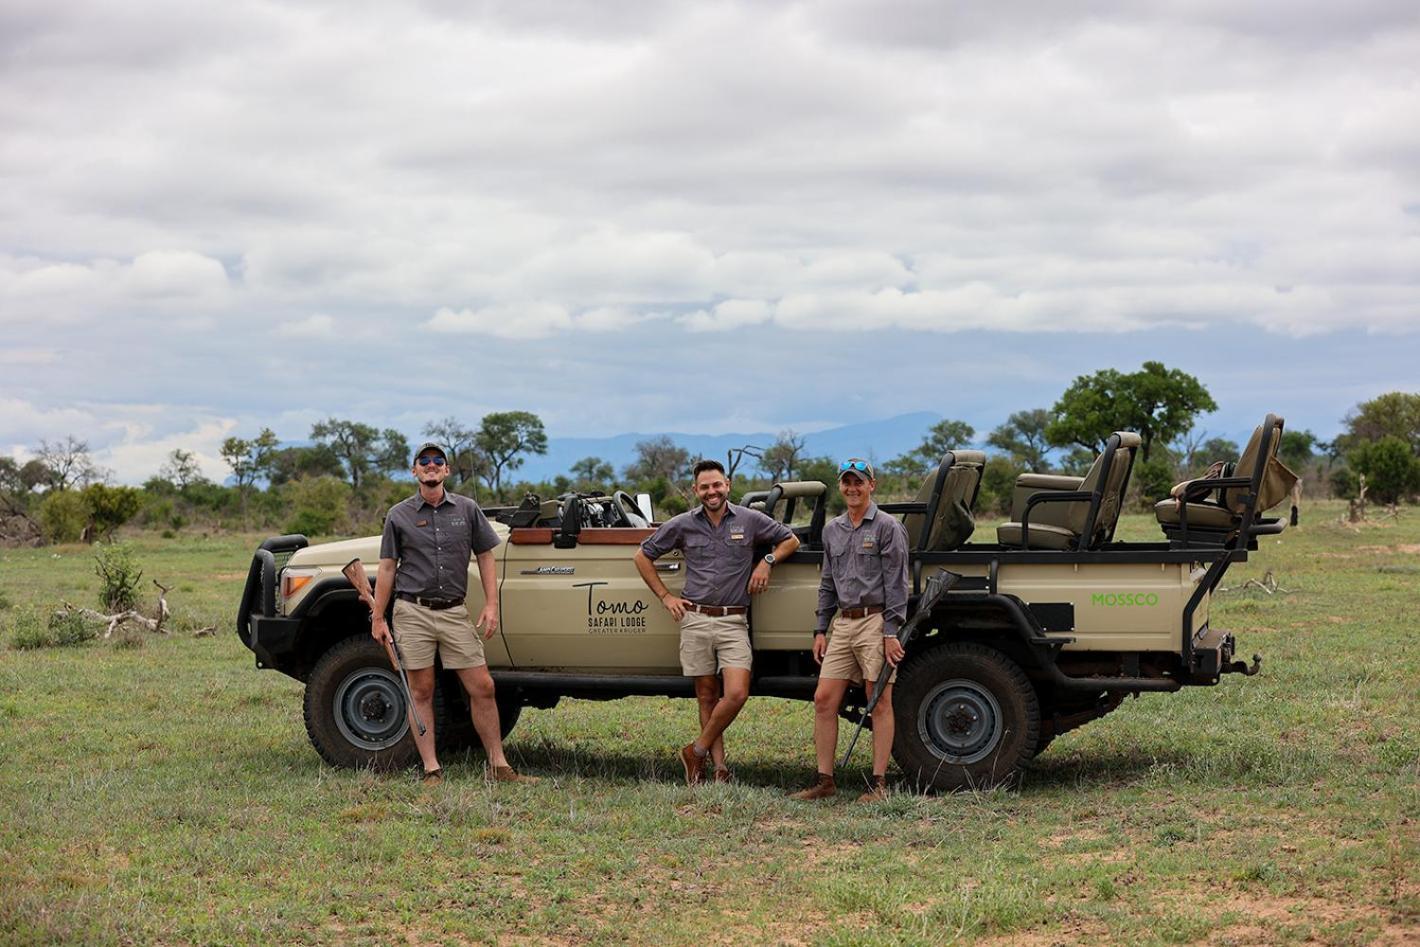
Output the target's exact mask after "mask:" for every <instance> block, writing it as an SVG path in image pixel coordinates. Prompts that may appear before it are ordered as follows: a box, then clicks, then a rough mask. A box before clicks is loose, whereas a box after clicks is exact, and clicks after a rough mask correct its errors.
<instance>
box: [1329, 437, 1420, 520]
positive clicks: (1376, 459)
mask: <svg viewBox="0 0 1420 947" xmlns="http://www.w3.org/2000/svg"><path fill="white" fill-rule="evenodd" d="M1346 459H1347V461H1349V462H1350V464H1351V466H1352V467H1354V468H1356V470H1357V471H1359V472H1360V473H1363V474H1365V475H1366V487H1367V490H1366V492H1367V496H1369V497H1370V498H1371V499H1374V500H1378V501H1380V502H1382V503H1398V502H1400V501H1401V500H1403V499H1405V498H1407V497H1409V496H1411V495H1413V494H1414V493H1415V492H1416V491H1420V458H1416V456H1415V455H1414V454H1413V453H1411V451H1410V445H1409V444H1407V443H1405V441H1403V440H1401V439H1400V438H1398V437H1396V436H1394V435H1387V436H1386V437H1383V438H1381V439H1380V440H1378V441H1374V442H1372V443H1370V444H1362V445H1361V446H1360V447H1358V448H1356V449H1355V450H1353V451H1352V452H1351V453H1350V455H1349V456H1348V457H1347V458H1346Z"/></svg>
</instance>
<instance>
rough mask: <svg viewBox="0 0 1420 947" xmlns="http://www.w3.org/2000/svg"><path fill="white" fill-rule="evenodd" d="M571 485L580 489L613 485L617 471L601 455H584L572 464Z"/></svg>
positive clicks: (596, 488) (595, 488)
mask: <svg viewBox="0 0 1420 947" xmlns="http://www.w3.org/2000/svg"><path fill="white" fill-rule="evenodd" d="M571 472H572V483H571V484H570V485H571V486H574V487H576V488H577V489H579V490H600V489H603V488H605V487H608V486H610V485H611V478H612V477H613V476H615V471H614V470H613V469H612V466H611V464H609V463H607V462H606V461H604V460H602V459H601V458H600V457H583V458H582V459H581V460H579V461H577V462H576V463H575V464H573V465H572V471H571Z"/></svg>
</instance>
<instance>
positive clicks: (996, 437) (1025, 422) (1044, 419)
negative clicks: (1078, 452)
mask: <svg viewBox="0 0 1420 947" xmlns="http://www.w3.org/2000/svg"><path fill="white" fill-rule="evenodd" d="M1049 423H1050V412H1049V411H1047V410H1045V409H1044V408H1031V409H1029V410H1026V411H1016V412H1014V413H1013V414H1012V415H1011V416H1010V417H1008V418H1007V419H1006V423H1004V424H1002V425H1000V426H999V427H997V428H996V429H995V430H994V431H992V432H991V433H990V434H988V435H987V436H986V443H987V444H989V445H990V446H992V447H995V448H997V449H998V450H1003V451H1005V452H1006V453H1008V454H1010V455H1011V457H1012V458H1014V459H1015V461H1016V463H1017V464H1018V465H1020V466H1021V467H1022V468H1023V469H1025V470H1030V471H1034V472H1036V473H1044V472H1045V471H1047V470H1049V469H1050V441H1049V440H1048V439H1047V438H1046V436H1045V428H1046V425H1048V424H1049Z"/></svg>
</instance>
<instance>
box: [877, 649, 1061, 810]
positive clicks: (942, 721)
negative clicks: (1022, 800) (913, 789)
mask: <svg viewBox="0 0 1420 947" xmlns="http://www.w3.org/2000/svg"><path fill="white" fill-rule="evenodd" d="M892 705H893V716H894V717H895V718H896V722H897V724H896V726H897V729H896V733H895V734H894V737H893V747H892V748H893V758H894V759H896V760H897V764H898V766H900V767H901V768H902V771H903V772H904V773H905V774H906V776H907V779H908V781H909V782H911V783H913V784H915V785H918V786H921V787H923V788H933V789H943V790H952V789H971V788H987V787H991V786H997V785H1000V784H1002V783H1005V782H1008V781H1009V780H1011V779H1012V778H1013V777H1014V776H1015V775H1016V772H1017V770H1018V769H1019V767H1020V766H1021V765H1022V764H1024V763H1025V762H1026V761H1028V760H1029V759H1030V758H1031V756H1032V755H1033V754H1034V752H1035V745H1036V741H1037V740H1038V739H1039V737H1040V703H1039V701H1038V699H1037V698H1036V693H1035V688H1034V687H1033V686H1032V685H1031V682H1030V680H1029V679H1028V678H1027V677H1026V676H1025V674H1024V673H1022V671H1021V669H1020V666H1019V665H1017V664H1016V662H1014V661H1012V660H1011V659H1010V658H1008V657H1006V656H1005V655H1004V654H1002V653H1001V652H999V651H996V650H994V649H992V648H988V647H985V646H983V645H977V644H967V643H958V644H946V645H941V646H940V647H936V648H932V649H931V650H929V651H925V652H922V653H921V654H918V655H915V656H913V657H911V658H909V659H908V660H907V661H905V662H904V663H903V665H902V669H901V670H900V671H899V672H898V677H897V684H896V686H894V688H893V702H892Z"/></svg>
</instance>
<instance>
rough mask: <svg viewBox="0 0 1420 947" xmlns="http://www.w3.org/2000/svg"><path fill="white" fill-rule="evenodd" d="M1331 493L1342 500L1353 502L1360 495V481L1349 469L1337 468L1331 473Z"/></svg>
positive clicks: (1354, 472)
mask: <svg viewBox="0 0 1420 947" xmlns="http://www.w3.org/2000/svg"><path fill="white" fill-rule="evenodd" d="M1331 492H1332V493H1334V494H1336V495H1337V496H1338V497H1340V498H1341V499H1343V500H1354V499H1356V497H1357V496H1358V495H1359V494H1360V493H1361V481H1360V480H1359V479H1357V477H1356V471H1354V470H1352V469H1351V468H1350V467H1337V468H1336V469H1335V470H1333V471H1332V472H1331Z"/></svg>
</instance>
